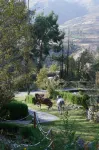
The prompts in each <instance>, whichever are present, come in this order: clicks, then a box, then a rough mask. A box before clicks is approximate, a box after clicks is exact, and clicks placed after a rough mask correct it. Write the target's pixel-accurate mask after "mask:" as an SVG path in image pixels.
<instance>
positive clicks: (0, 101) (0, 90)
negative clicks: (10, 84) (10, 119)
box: [0, 86, 14, 109]
mask: <svg viewBox="0 0 99 150" xmlns="http://www.w3.org/2000/svg"><path fill="white" fill-rule="evenodd" d="M13 97H14V94H13V91H10V90H8V89H7V86H6V87H5V86H0V109H1V108H2V107H3V106H4V105H5V104H6V103H8V102H10V101H11V99H12V98H13Z"/></svg>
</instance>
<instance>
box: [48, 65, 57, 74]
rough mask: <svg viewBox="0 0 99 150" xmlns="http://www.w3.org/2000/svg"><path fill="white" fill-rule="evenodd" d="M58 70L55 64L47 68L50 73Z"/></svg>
mask: <svg viewBox="0 0 99 150" xmlns="http://www.w3.org/2000/svg"><path fill="white" fill-rule="evenodd" d="M58 70H59V67H58V66H57V64H52V65H51V66H50V68H49V71H50V72H56V71H58Z"/></svg>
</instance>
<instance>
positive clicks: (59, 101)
mask: <svg viewBox="0 0 99 150" xmlns="http://www.w3.org/2000/svg"><path fill="white" fill-rule="evenodd" d="M56 103H57V107H58V111H59V112H60V113H61V114H62V111H64V106H65V102H64V99H63V98H62V97H61V96H57V100H56ZM35 104H37V105H38V106H40V108H41V105H42V104H45V105H47V106H48V110H49V109H50V108H51V107H52V106H53V102H52V101H51V99H50V98H45V97H44V94H38V93H37V94H35Z"/></svg>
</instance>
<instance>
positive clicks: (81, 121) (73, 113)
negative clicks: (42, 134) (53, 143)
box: [28, 101, 99, 141]
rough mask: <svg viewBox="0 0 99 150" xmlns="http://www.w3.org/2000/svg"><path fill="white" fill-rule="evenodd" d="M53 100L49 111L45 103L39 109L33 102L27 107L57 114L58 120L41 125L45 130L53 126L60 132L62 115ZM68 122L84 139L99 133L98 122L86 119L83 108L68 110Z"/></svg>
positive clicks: (62, 126)
mask: <svg viewBox="0 0 99 150" xmlns="http://www.w3.org/2000/svg"><path fill="white" fill-rule="evenodd" d="M53 102H54V105H53V108H51V109H50V110H49V111H48V109H47V106H45V105H42V107H41V110H40V108H39V107H38V106H37V105H34V104H28V107H30V108H32V109H34V110H38V111H43V112H47V113H50V114H53V115H56V116H58V117H59V118H60V120H59V121H55V122H52V123H46V124H42V126H43V127H44V128H45V130H48V129H49V128H53V131H55V132H60V131H61V130H62V129H64V124H63V121H62V118H63V116H62V115H60V114H59V113H58V111H57V106H56V102H55V101H53ZM69 124H73V126H72V127H73V130H74V131H75V132H76V135H77V136H78V135H80V136H81V137H82V138H83V139H85V140H86V141H92V140H93V139H94V138H95V137H96V136H97V135H98V133H99V124H98V123H94V122H92V121H91V122H90V121H87V120H86V116H85V111H84V110H83V109H78V110H70V111H69Z"/></svg>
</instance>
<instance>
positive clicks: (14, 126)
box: [0, 122, 20, 133]
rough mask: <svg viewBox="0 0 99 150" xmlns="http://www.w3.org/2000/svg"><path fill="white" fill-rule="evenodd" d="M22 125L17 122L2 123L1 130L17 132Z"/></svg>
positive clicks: (0, 124)
mask: <svg viewBox="0 0 99 150" xmlns="http://www.w3.org/2000/svg"><path fill="white" fill-rule="evenodd" d="M19 127H20V125H18V124H15V123H2V122H1V123H0V130H3V131H4V132H13V133H16V132H17V131H18V130H19Z"/></svg>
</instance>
